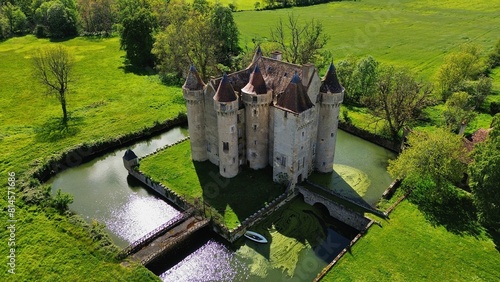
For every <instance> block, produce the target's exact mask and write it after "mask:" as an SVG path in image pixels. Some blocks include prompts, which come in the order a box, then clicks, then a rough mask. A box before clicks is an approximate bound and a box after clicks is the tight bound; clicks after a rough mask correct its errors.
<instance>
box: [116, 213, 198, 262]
mask: <svg viewBox="0 0 500 282" xmlns="http://www.w3.org/2000/svg"><path fill="white" fill-rule="evenodd" d="M192 213H193V209H189V210H187V211H185V212H183V213H181V214H179V215H177V216H176V217H174V218H172V219H170V220H169V221H167V222H165V223H163V224H162V225H160V226H158V227H157V228H155V229H154V230H152V231H150V232H148V233H147V234H146V235H144V236H142V237H141V238H139V239H138V240H136V241H135V242H133V243H132V244H130V245H129V246H128V247H126V248H125V249H123V250H122V251H121V252H120V253H118V259H124V258H126V257H127V256H129V255H131V254H133V253H135V252H137V251H138V250H139V249H141V248H142V247H144V246H145V245H146V244H148V243H150V242H152V241H153V240H154V239H156V238H157V237H158V236H160V235H162V234H163V233H165V232H166V230H168V229H170V228H172V227H174V226H176V225H178V224H179V223H181V222H182V221H184V220H185V219H186V218H188V217H189V216H191V214H192Z"/></svg>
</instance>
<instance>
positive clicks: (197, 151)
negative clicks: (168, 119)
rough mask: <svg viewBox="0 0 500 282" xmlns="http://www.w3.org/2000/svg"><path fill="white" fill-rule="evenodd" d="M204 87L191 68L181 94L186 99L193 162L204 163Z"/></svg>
mask: <svg viewBox="0 0 500 282" xmlns="http://www.w3.org/2000/svg"><path fill="white" fill-rule="evenodd" d="M204 87H205V83H203V81H202V80H201V78H200V75H199V74H198V72H197V71H196V69H195V67H194V66H191V68H190V69H189V72H188V75H187V78H186V82H185V83H184V85H183V86H182V93H183V95H184V99H186V107H187V117H188V124H189V136H190V141H191V152H192V158H193V160H195V161H205V160H207V158H208V156H207V149H206V141H205V116H204V112H205V111H204V110H203V108H204V107H205V103H204V97H203V90H204Z"/></svg>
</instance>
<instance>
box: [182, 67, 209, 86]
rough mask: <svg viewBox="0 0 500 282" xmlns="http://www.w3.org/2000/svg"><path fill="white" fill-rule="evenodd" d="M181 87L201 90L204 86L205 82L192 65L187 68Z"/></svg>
mask: <svg viewBox="0 0 500 282" xmlns="http://www.w3.org/2000/svg"><path fill="white" fill-rule="evenodd" d="M182 87H183V88H186V89H189V90H202V89H203V87H205V83H204V82H203V80H201V78H200V74H199V73H198V71H197V70H196V68H195V67H194V66H193V65H191V67H190V68H189V72H188V74H187V77H186V82H184V85H183V86H182Z"/></svg>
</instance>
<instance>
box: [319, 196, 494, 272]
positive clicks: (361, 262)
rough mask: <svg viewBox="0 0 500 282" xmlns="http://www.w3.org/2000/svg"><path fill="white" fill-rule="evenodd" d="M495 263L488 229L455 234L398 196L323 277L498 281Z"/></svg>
mask: <svg viewBox="0 0 500 282" xmlns="http://www.w3.org/2000/svg"><path fill="white" fill-rule="evenodd" d="M497 240H498V238H497ZM497 242H498V241H497ZM499 265H500V254H499V251H498V249H495V244H494V243H493V241H492V240H491V238H489V237H488V235H487V234H481V235H479V236H477V237H473V236H469V235H456V234H453V233H450V232H448V231H446V229H445V228H444V227H441V226H438V227H434V226H432V225H430V224H429V222H427V221H426V220H425V219H424V216H423V215H422V213H421V212H420V211H418V209H417V208H416V206H415V205H413V204H411V203H409V202H408V201H403V202H402V203H401V204H400V205H399V206H398V207H397V208H396V209H395V211H394V212H393V213H391V216H390V219H389V220H387V221H383V222H382V227H378V226H376V225H374V226H372V227H371V228H370V230H369V231H368V233H367V234H366V235H365V236H363V238H362V239H361V240H360V241H359V242H357V243H356V245H354V247H353V248H352V249H351V252H350V253H347V254H346V255H345V256H344V257H343V258H342V259H341V260H340V261H339V263H338V264H337V265H336V266H335V267H334V268H332V269H331V270H330V272H328V274H327V276H326V277H325V278H324V279H323V280H322V281H497V280H498V277H500V268H499V267H498V266H499Z"/></svg>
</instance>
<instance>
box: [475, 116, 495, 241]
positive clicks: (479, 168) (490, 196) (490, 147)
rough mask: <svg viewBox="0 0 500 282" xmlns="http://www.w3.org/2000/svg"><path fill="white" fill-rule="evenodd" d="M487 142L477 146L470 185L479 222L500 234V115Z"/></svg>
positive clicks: (493, 123)
mask: <svg viewBox="0 0 500 282" xmlns="http://www.w3.org/2000/svg"><path fill="white" fill-rule="evenodd" d="M492 127H493V129H492V130H491V132H490V134H489V136H488V138H487V140H486V141H485V142H484V143H482V144H477V145H476V147H475V148H474V151H473V153H472V159H473V162H472V163H471V164H470V165H469V175H470V181H469V185H470V188H471V190H472V193H473V197H474V204H475V205H476V207H477V209H478V211H479V220H480V221H481V222H482V223H483V224H484V225H485V226H487V227H489V228H492V229H494V230H496V231H497V232H500V186H499V185H498V183H500V173H499V171H500V114H497V115H495V117H494V118H493V122H492Z"/></svg>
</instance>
